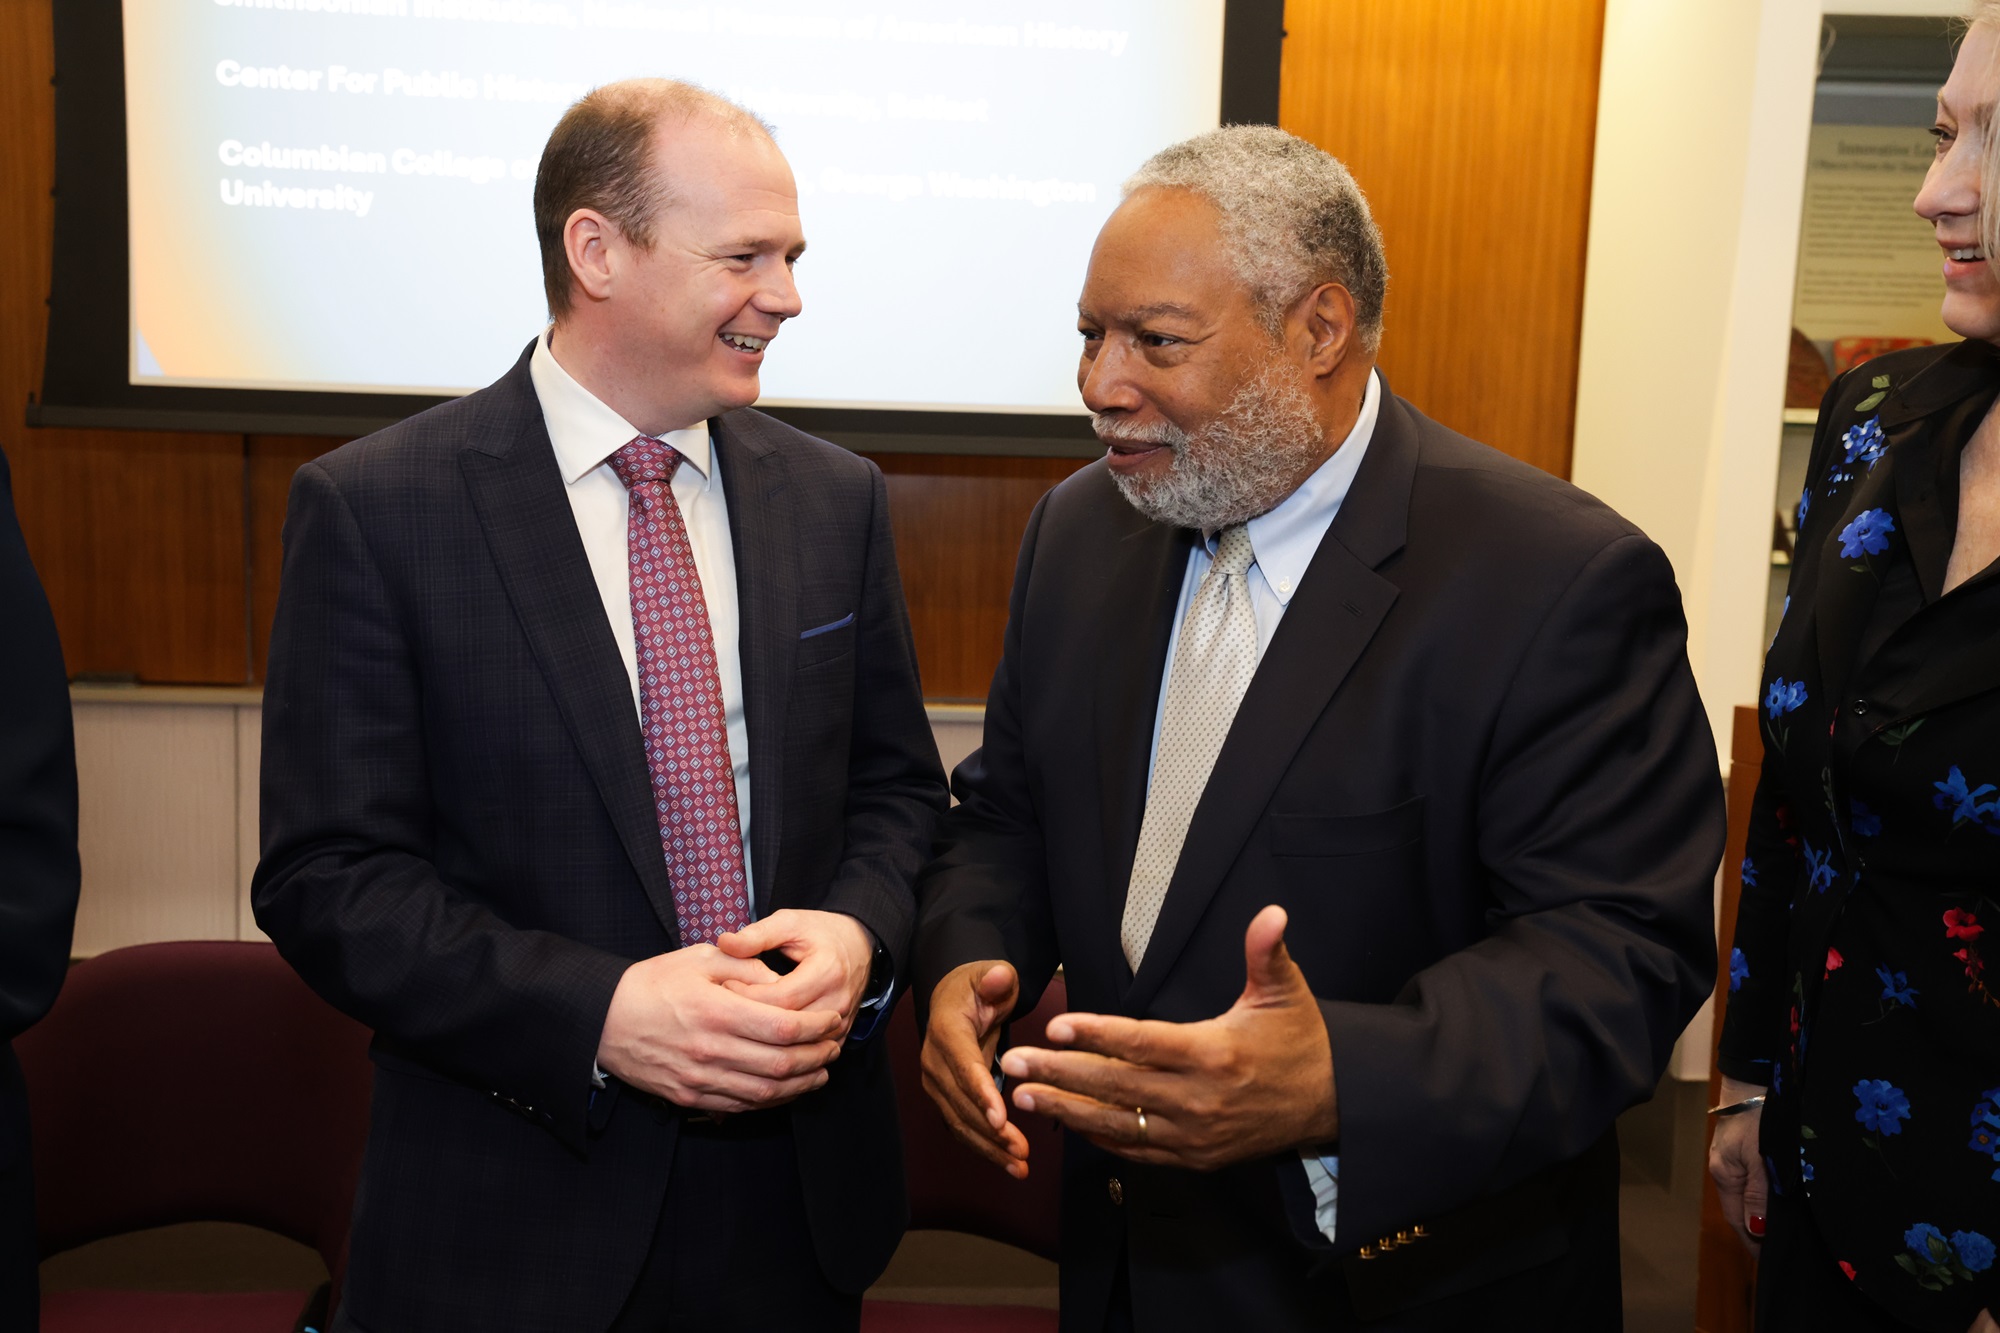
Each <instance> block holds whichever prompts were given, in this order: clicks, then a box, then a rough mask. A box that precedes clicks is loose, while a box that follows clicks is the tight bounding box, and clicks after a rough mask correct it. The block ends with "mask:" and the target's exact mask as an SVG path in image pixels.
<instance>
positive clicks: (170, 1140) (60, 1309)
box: [14, 941, 372, 1333]
mask: <svg viewBox="0 0 2000 1333" xmlns="http://www.w3.org/2000/svg"><path fill="white" fill-rule="evenodd" d="M368 1036H369V1034H368V1030H367V1029H366V1028H364V1027H362V1026H361V1025H360V1024H358V1023H356V1022H354V1021H353V1020H352V1019H349V1018H347V1017H345V1016H344V1015H342V1014H340V1013H338V1012H337V1011H335V1010H334V1009H333V1008H331V1007H330V1006H329V1005H327V1004H326V1003H325V1001H323V1000H321V999H320V998H319V997H318V996H316V995H314V994H313V993H312V992H311V991H310V990H308V989H307V988H306V985H305V983H304V982H302V981H300V980H299V978H298V975H297V974H296V973H294V972H293V971H292V969H291V968H290V967H289V966H288V965H287V964H286V963H285V962H284V960H283V959H281V958H279V957H278V952H277V950H276V949H274V948H272V947H271V946H270V945H268V944H236V943H222V942H207V941H203V942H187V943H175V944H148V945H140V946H138V947H135V948H130V949H117V950H113V951H112V952H110V953H107V954H103V955H101V956H99V957H97V958H93V959H90V960H88V961H86V962H82V963H79V964H77V965H76V966H75V967H74V968H72V969H71V970H70V974H69V977H68V980H67V981H65V982H64V984H63V990H62V994H61V996H60V997H59V998H58V999H57V1001H56V1004H55V1007H54V1009H52V1010H51V1011H50V1013H49V1016H48V1017H47V1018H45V1019H43V1020H42V1022H41V1023H40V1024H38V1025H37V1026H36V1027H34V1028H33V1029H31V1030H30V1031H29V1032H28V1033H27V1035H25V1036H23V1037H22V1038H21V1039H20V1040H18V1041H16V1042H15V1043H14V1050H15V1053H16V1054H17V1055H18V1056H19V1057H20V1060H21V1067H22V1069H23V1071H24V1072H25V1074H26V1076H27V1083H28V1101H29V1109H30V1114H31V1115H32V1117H33V1127H34V1136H35V1192H36V1221H37V1229H38V1231H39V1233H40V1241H41V1252H42V1255H43V1257H45V1258H46V1257H47V1256H49V1255H52V1254H58V1253H61V1252H62V1251H64V1250H68V1249H72V1248H74V1247H76V1246H79V1245H83V1244H86V1243H87V1242H90V1241H94V1240H99V1239H102V1238H104V1237H107V1236H117V1235H122V1234H124V1233H126V1232H131V1231H138V1230H142V1229H144V1228H147V1227H156V1226H164V1225H167V1224H169V1223H175V1222H197V1221H218V1222H243V1223H248V1224H250V1225H252V1226H258V1227H263V1228H265V1229H267V1230H270V1231H274V1232H277V1233H278V1234H280V1235H283V1236H289V1237H290V1238H292V1239H293V1240H296V1241H299V1242H301V1243H303V1244H306V1245H309V1246H311V1247H312V1248H314V1249H316V1250H318V1251H319V1253H320V1255H321V1256H322V1257H323V1258H324V1259H325V1260H326V1264H327V1269H328V1271H329V1272H330V1273H332V1275H333V1290H334V1292H336V1293H337V1292H338V1290H339V1283H340V1277H341V1273H342V1270H343V1268H344V1267H345V1262H346V1254H345V1250H346V1243H347V1223H348V1214H349V1211H350V1209H351V1208H352V1205H353V1201H354V1185H355V1180H356V1178H357V1177H358V1175H359V1173H360V1168H361V1151H362V1146H363V1143H364V1141H365V1140H366V1137H367V1133H368V1097H369V1090H370V1086H371V1077H372V1075H371V1066H370V1064H369V1061H368ZM309 1295H311V1293H308V1292H304V1291H296V1292H238V1293H204V1292H171V1293H169V1292H126V1291H77V1292H57V1293H52V1294H50V1295H49V1296H47V1297H45V1299H44V1301H43V1308H42V1329H43V1333H98V1330H106V1331H107V1333H108V1331H109V1330H112V1329H118V1330H130V1329H133V1328H146V1329H149V1330H179V1329H183V1328H185V1329H188V1330H190V1333H193V1331H194V1330H200V1331H201V1333H287V1331H288V1330H290V1329H291V1328H292V1327H293V1326H294V1323H295V1321H296V1320H297V1319H298V1317H299V1314H300V1312H301V1310H302V1308H303V1307H304V1306H305V1304H306V1301H307V1299H308V1296H309Z"/></svg>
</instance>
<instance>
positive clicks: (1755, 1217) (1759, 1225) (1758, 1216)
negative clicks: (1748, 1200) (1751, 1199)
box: [1749, 1213, 1764, 1236]
mask: <svg viewBox="0 0 2000 1333" xmlns="http://www.w3.org/2000/svg"><path fill="white" fill-rule="evenodd" d="M1749 1230H1750V1234H1751V1235H1753V1236H1762V1235H1763V1234H1764V1215H1763V1214H1762V1213H1752V1214H1750V1223H1749Z"/></svg>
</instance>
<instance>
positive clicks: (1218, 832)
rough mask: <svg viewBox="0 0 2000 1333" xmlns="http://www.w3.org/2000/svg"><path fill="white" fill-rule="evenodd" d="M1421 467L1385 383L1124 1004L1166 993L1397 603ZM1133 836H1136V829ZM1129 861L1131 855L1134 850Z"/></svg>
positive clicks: (1409, 429)
mask: <svg viewBox="0 0 2000 1333" xmlns="http://www.w3.org/2000/svg"><path fill="white" fill-rule="evenodd" d="M1416 465H1417V439H1416V423H1415V420H1414V418H1413V416H1412V413H1411V409H1410V408H1409V407H1408V405H1407V404H1405V403H1404V402H1403V401H1402V400H1401V399H1397V398H1392V397H1390V396H1389V394H1388V393H1387V392H1386V386H1385V392H1384V393H1383V401H1382V410H1381V416H1380V417H1379V419H1378V420H1377V422H1376V426H1375V436H1374V438H1373V439H1372V440H1370V441H1369V445H1368V453H1367V455H1366V456H1365V457H1364V458H1363V459H1362V462H1361V470H1360V471H1359V473H1357V474H1356V476H1355V478H1354V485H1353V487H1352V488H1351V489H1350V490H1349V491H1348V495H1347V499H1346V500H1345V501H1344V502H1342V504H1341V509H1340V514H1339V516H1338V517H1336V518H1335V520H1334V523H1333V526H1332V527H1331V528H1329V529H1328V531H1327V534H1326V537H1325V538H1324V539H1322V540H1321V542H1320V545H1319V551H1318V552H1317V553H1316V554H1315V555H1314V556H1313V559H1312V563H1311V564H1310V565H1308V566H1307V568H1306V573H1305V577H1304V578H1303V579H1302V580H1301V581H1300V583H1299V590H1298V592H1297V593H1295V594H1294V595H1293V597H1292V602H1291V605H1290V606H1289V607H1288V608H1287V609H1286V611H1285V618H1284V620H1283V621H1282V622H1280V624H1279V626H1278V632H1277V633H1276V634H1275V635H1274V636H1273V637H1272V639H1271V643H1270V646H1269V647H1268V648H1267V649H1265V652H1264V657H1263V660H1262V661H1261V662H1260V663H1258V666H1257V673H1256V675H1254V676H1253V677H1251V680H1250V688H1249V690H1248V692H1246V693H1245V694H1244V696H1243V703H1242V706H1241V707H1239V708H1238V709H1237V710H1236V718H1235V721H1234V722H1233V723H1231V725H1230V728H1229V735H1228V737H1227V738H1226V739H1225V740H1224V741H1223V743H1222V750H1221V752H1220V753H1219V754H1217V755H1216V759H1215V768H1214V770H1213V771H1212V772H1211V773H1210V774H1209V779H1208V786H1207V788H1206V789H1205V790H1204V791H1203V792H1202V797H1201V801H1200V803H1199V804H1198V805H1197V806H1196V807H1195V812H1194V818H1193V820H1192V822H1191V823H1190V824H1189V825H1188V833H1187V839H1186V841H1185V842H1183V843H1182V845H1181V855H1180V861H1179V863H1178V864H1177V865H1176V866H1175V868H1174V877H1173V881H1172V883H1170V884H1169V885H1168V887H1167V896H1166V901H1165V902H1164V903H1163V904H1162V905H1161V908H1160V917H1159V920H1158V922H1157V923H1156V924H1155V925H1154V927H1153V936H1152V939H1151V941H1150V942H1149V943H1148V944H1147V945H1146V955H1145V957H1144V958H1143V959H1141V960H1140V963H1139V972H1138V975H1137V976H1135V977H1134V978H1133V980H1132V988H1131V990H1130V991H1129V992H1128V993H1127V995H1126V997H1125V1004H1124V1011H1125V1012H1126V1013H1128V1014H1132V1015H1135V1016H1136V1015H1139V1014H1142V1013H1143V1012H1144V1011H1145V1008H1146V1005H1147V1004H1148V1003H1150V1002H1151V1000H1152V998H1153V996H1154V995H1155V994H1157V993H1158V991H1159V989H1160V986H1161V984H1162V982H1164V981H1165V979H1166V977H1167V974H1168V973H1169V972H1171V971H1172V970H1173V966H1174V963H1175V961H1176V960H1177V959H1178V958H1179V956H1180V954H1181V951H1182V950H1183V949H1184V948H1186V947H1187V943H1188V940H1189V939H1190V938H1191V937H1192V936H1193V935H1194V932H1195V929H1196V927H1198V926H1199V925H1200V923H1201V918H1202V915H1203V914H1204V913H1205V912H1206V911H1207V910H1208V904H1209V902H1210V900H1211V899H1213V898H1214V896H1215V892H1216V890H1217V889H1218V888H1220V887H1221V885H1222V881H1223V878H1224V877H1225V876H1226V875H1227V874H1228V873H1229V867H1230V866H1231V865H1232V864H1234V862H1235V860H1236V857H1237V855H1238V854H1239V853H1240V852H1241V851H1242V849H1243V845H1244V843H1245V842H1247V841H1248V840H1249V837H1250V834H1251V832H1252V830H1254V829H1255V828H1256V826H1257V823H1258V821H1259V820H1260V819H1261V818H1262V817H1263V815H1264V812H1265V811H1266V810H1267V809H1268V808H1269V806H1270V803H1271V797H1272V795H1273V793H1275V792H1276V790H1277V787H1278V783H1279V782H1280V781H1281V780H1282V779H1283V777H1284V775H1285V771H1286V770H1287V769H1288V768H1290V767H1291V763H1292V759H1293V757H1294V756H1295V755H1296V754H1297V753H1298V750H1299V746H1300V745H1301V744H1303V743H1304V741H1305V738H1306V734H1307V733H1308V732H1309V731H1311V730H1312V727H1313V725H1314V724H1315V723H1316V722H1318V721H1319V717H1320V714H1321V713H1323V712H1325V711H1326V707H1327V704H1328V703H1329V702H1330V701H1331V700H1332V698H1333V695H1334V692H1335V691H1336V690H1338V689H1339V688H1340V685H1341V682H1342V681H1344V680H1346V679H1347V675H1348V672H1349V671H1351V670H1352V669H1353V667H1354V664H1355V663H1356V662H1357V661H1359V660H1360V658H1361V654H1362V652H1363V651H1364V650H1366V648H1367V647H1368V644H1369V641H1370V640H1372V639H1373V638H1374V637H1375V631H1376V629H1377V628H1379V627H1380V625H1381V624H1382V621H1383V618H1384V617H1386V616H1387V615H1388V614H1389V608H1390V607H1391V606H1393V605H1394V604H1395V601H1396V596H1397V590H1396V587H1395V585H1394V584H1392V583H1390V582H1389V581H1388V580H1387V579H1385V578H1383V577H1382V576H1381V575H1380V574H1377V573H1376V572H1375V570H1376V567H1377V566H1378V565H1380V564H1381V563H1382V562H1383V561H1385V560H1387V559H1388V558H1389V557H1390V556H1392V555H1394V554H1395V553H1396V552H1397V551H1400V550H1401V549H1402V548H1403V543H1404V540H1405V538H1406V536H1407V533H1408V525H1409V509H1410V489H1411V486H1412V485H1413V484H1414V481H1415V477H1416ZM1163 655H1164V654H1163ZM1141 772H1142V773H1143V772H1144V769H1143V768H1142V769H1141ZM1133 838H1134V841H1135V842H1136V839H1137V830H1136V828H1135V829H1134V834H1133ZM1125 864H1126V865H1127V867H1128V868H1129V866H1130V864H1131V856H1130V854H1129V852H1128V854H1127V856H1126V860H1125Z"/></svg>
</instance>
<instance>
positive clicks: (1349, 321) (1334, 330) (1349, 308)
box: [1292, 282, 1360, 379]
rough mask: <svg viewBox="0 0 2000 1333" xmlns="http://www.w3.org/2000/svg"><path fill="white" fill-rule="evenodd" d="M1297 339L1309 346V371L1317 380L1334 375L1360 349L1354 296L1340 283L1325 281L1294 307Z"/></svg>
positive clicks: (1307, 362)
mask: <svg viewBox="0 0 2000 1333" xmlns="http://www.w3.org/2000/svg"><path fill="white" fill-rule="evenodd" d="M1292 316H1293V318H1292V323H1293V337H1294V338H1297V339H1300V340H1302V341H1303V342H1304V343H1305V351H1306V363H1305V364H1306V370H1307V373H1309V374H1310V375H1311V376H1312V377H1313V378H1314V379H1325V378H1326V377H1327V376H1329V375H1331V374H1333V372H1334V371H1336V370H1338V369H1339V368H1340V366H1341V365H1342V364H1343V363H1344V362H1345V361H1346V360H1347V359H1348V357H1349V356H1350V355H1351V354H1352V353H1354V352H1355V351H1357V350H1359V348H1360V339H1359V338H1358V337H1357V336H1356V334H1355V330H1354V294H1353V293H1352V292H1350V291H1348V290H1347V288H1345V287H1343V286H1341V285H1340V284H1339V283H1337V282H1323V283H1321V284H1320V285H1319V286H1317V287H1315V288H1313V289H1312V290H1311V291H1309V292H1307V293H1306V294H1305V295H1304V296H1302V297H1300V298H1299V299H1298V302H1297V303H1296V304H1294V305H1293V307H1292Z"/></svg>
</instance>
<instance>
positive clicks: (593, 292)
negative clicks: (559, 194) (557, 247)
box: [563, 208, 624, 301]
mask: <svg viewBox="0 0 2000 1333" xmlns="http://www.w3.org/2000/svg"><path fill="white" fill-rule="evenodd" d="M623 242H624V236H623V234H622V233H620V232H619V230H618V228H617V227H616V226H615V225H613V224H612V221H611V219H609V218H607V217H605V216H604V215H603V214H602V213H600V212H598V211H597V210H596V209H594V208H579V209H577V210H576V212H574V213H571V214H570V215H569V220H568V221H567V222H565V223H563V253H564V254H565V255H567V256H568V257H569V275H570V280H571V281H572V282H574V283H575V284H576V286H577V287H578V288H579V289H580V290H581V291H582V293H583V295H584V296H585V297H587V298H588V299H590V300H592V301H604V300H608V299H609V298H610V296H611V279H612V269H613V256H612V253H611V252H612V250H613V249H614V248H616V247H617V246H619V245H621V244H622V243H623Z"/></svg>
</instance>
